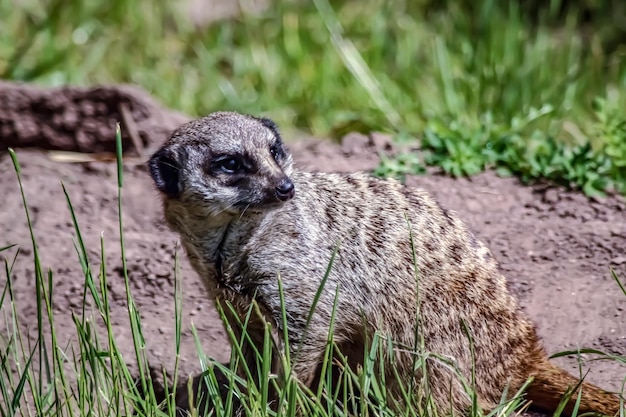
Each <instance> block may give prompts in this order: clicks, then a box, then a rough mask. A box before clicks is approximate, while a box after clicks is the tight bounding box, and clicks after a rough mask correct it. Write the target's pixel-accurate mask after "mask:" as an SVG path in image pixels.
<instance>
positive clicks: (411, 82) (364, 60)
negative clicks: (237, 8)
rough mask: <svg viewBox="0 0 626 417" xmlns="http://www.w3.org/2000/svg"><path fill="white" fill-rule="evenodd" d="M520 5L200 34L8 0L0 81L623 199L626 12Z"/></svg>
mask: <svg viewBox="0 0 626 417" xmlns="http://www.w3.org/2000/svg"><path fill="white" fill-rule="evenodd" d="M519 3H520V2H518V1H514V0H506V1H503V2H497V1H493V0H479V1H477V2H463V1H457V2H455V1H445V2H439V6H437V7H435V4H437V2H432V1H429V0H422V1H400V0H399V1H395V2H386V1H383V0H367V1H363V2H355V1H336V2H332V6H331V3H330V2H329V1H328V0H315V1H311V2H300V1H287V0H277V1H275V2H274V3H273V6H272V7H270V8H269V9H268V10H267V11H265V12H263V13H262V14H260V15H250V14H244V15H243V16H241V17H240V18H238V19H233V20H229V21H223V22H220V23H217V24H215V25H213V26H210V27H207V28H194V27H193V26H192V25H191V24H190V23H189V22H188V20H187V19H186V18H185V17H184V16H182V14H181V13H179V10H178V9H176V8H175V7H174V6H173V5H174V4H175V3H173V2H167V1H164V0H155V1H153V2H148V3H146V2H140V1H138V0H127V1H123V2H114V3H112V4H108V3H102V2H97V1H95V0H87V1H78V0H70V1H62V0H22V1H19V2H18V1H15V0H1V1H0V16H3V17H1V18H0V24H2V27H3V30H2V32H1V33H0V76H1V77H2V78H6V79H12V80H21V81H29V82H37V83H41V84H44V85H62V84H77V85H90V84H94V83H114V82H124V83H132V84H136V85H140V86H142V87H143V88H145V89H147V90H148V91H149V92H150V93H152V94H154V95H155V96H156V97H158V98H159V99H160V100H161V101H162V102H163V103H165V104H166V105H168V106H170V107H173V108H176V109H180V110H183V111H185V112H187V113H189V114H191V115H202V114H206V113H207V112H210V111H214V110H218V109H233V110H239V111H244V112H250V113H263V114H265V115H268V116H270V117H272V118H274V119H276V120H277V121H278V122H279V123H280V124H281V125H282V126H283V127H285V128H286V129H290V128H297V129H305V130H309V131H311V132H313V133H314V134H316V135H320V136H340V135H341V134H342V133H344V132H346V131H350V130H359V131H371V130H382V131H387V132H391V133H393V134H397V133H402V134H403V135H405V136H408V137H411V138H414V139H413V141H414V142H415V143H419V144H420V146H421V148H422V151H423V152H422V153H416V154H415V156H413V157H412V159H415V158H418V159H419V160H418V163H410V164H408V166H407V165H406V164H404V163H400V164H399V166H398V163H397V162H395V161H391V163H390V164H383V165H382V166H381V168H380V169H379V171H378V172H379V173H380V174H384V175H397V174H404V173H414V172H420V171H423V167H424V166H425V165H434V166H439V167H441V168H443V169H444V171H445V172H447V173H449V174H452V175H457V176H458V175H471V174H474V173H476V172H480V171H482V170H484V169H487V168H495V169H497V170H498V171H499V172H500V173H502V174H507V175H510V174H513V175H517V176H519V177H520V178H522V179H523V180H525V181H532V180H536V179H539V178H547V179H549V180H552V181H555V182H557V183H561V184H565V185H568V186H569V185H573V186H577V187H580V188H582V189H583V190H584V191H585V192H587V193H589V194H593V193H599V192H602V191H604V190H607V189H617V190H618V191H621V192H626V117H625V116H624V112H623V109H624V108H626V60H625V59H624V57H625V56H626V47H625V46H624V43H623V42H624V37H623V36H622V37H621V38H620V37H619V36H620V33H622V34H623V31H621V32H620V30H619V27H621V26H623V25H622V23H623V22H622V21H621V20H620V19H621V18H620V16H621V13H622V12H623V10H622V9H623V7H622V6H621V5H620V4H619V2H616V1H611V2H605V4H606V5H605V6H604V7H603V6H601V4H602V3H598V2H596V1H568V2H567V4H568V5H569V6H568V7H567V8H565V11H563V12H558V13H557V11H559V10H560V9H561V3H562V1H560V0H552V1H550V2H547V3H546V4H545V5H544V6H543V7H540V6H538V5H537V4H535V3H533V4H535V5H534V6H530V7H526V8H525V9H524V10H521V9H520V7H519V6H518V4H519ZM522 3H523V2H522ZM536 3H537V2H536ZM539 3H540V2H539ZM563 3H564V1H563ZM529 4H530V3H529ZM583 7H584V10H586V11H591V14H590V15H587V14H584V13H583ZM527 9H531V10H530V11H529V10H527ZM611 28H613V29H611ZM620 41H621V42H622V43H621V44H620V43H619V42H620ZM416 139H417V140H416ZM418 141H419V142H418Z"/></svg>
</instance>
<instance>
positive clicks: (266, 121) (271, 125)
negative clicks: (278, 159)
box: [257, 117, 282, 142]
mask: <svg viewBox="0 0 626 417" xmlns="http://www.w3.org/2000/svg"><path fill="white" fill-rule="evenodd" d="M257 119H258V121H259V122H261V124H262V125H263V126H265V127H266V128H268V129H269V130H271V131H272V133H273V134H274V136H275V137H276V140H277V141H278V142H282V138H281V137H280V132H279V131H278V126H276V123H274V121H273V120H271V119H268V118H266V117H259V118H257Z"/></svg>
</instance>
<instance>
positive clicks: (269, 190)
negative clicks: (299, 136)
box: [148, 112, 295, 220]
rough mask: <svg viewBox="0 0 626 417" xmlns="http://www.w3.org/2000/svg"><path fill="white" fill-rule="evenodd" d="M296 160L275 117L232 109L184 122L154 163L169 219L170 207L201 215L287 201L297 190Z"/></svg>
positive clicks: (179, 213) (177, 211)
mask: <svg viewBox="0 0 626 417" xmlns="http://www.w3.org/2000/svg"><path fill="white" fill-rule="evenodd" d="M292 165H293V163H292V158H291V155H290V154H289V152H288V151H287V150H286V149H285V147H284V145H283V142H282V139H281V137H280V134H279V132H278V129H277V127H276V125H275V124H274V122H272V121H271V120H269V119H264V118H256V117H253V116H247V115H242V114H239V113H232V112H217V113H212V114H210V115H208V116H207V117H203V118H200V119H197V120H194V121H192V122H189V123H187V124H185V125H183V126H181V127H180V128H178V129H177V130H176V131H175V132H174V133H173V134H172V136H171V138H170V139H169V140H168V141H167V142H166V143H165V145H163V147H161V149H159V150H158V151H157V152H156V153H155V154H154V155H153V156H152V157H151V158H150V161H149V163H148V166H149V170H150V174H151V176H152V179H153V180H154V182H155V184H156V186H157V188H158V189H159V191H161V193H162V194H163V197H164V201H165V209H166V218H167V217H168V210H169V211H173V212H174V213H169V214H170V215H174V216H176V217H183V216H184V217H189V216H191V217H195V218H196V219H198V220H199V219H200V218H201V217H205V220H206V217H208V216H213V217H216V216H219V215H226V216H228V215H231V216H232V215H242V214H243V213H244V212H246V211H250V212H258V211H263V210H267V209H270V208H274V207H277V206H279V205H281V204H283V203H285V202H286V201H288V200H290V199H291V198H292V197H293V196H294V193H295V189H294V185H293V182H292V181H291V179H290V175H291V173H292V170H293V167H292ZM169 220H172V219H169Z"/></svg>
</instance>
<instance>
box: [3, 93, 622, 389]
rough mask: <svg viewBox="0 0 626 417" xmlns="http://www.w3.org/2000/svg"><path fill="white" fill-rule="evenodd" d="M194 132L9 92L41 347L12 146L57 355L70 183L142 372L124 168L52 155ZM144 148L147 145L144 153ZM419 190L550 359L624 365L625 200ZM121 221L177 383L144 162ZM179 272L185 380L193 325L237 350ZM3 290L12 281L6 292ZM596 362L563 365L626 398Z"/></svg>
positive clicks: (7, 217) (159, 352)
mask: <svg viewBox="0 0 626 417" xmlns="http://www.w3.org/2000/svg"><path fill="white" fill-rule="evenodd" d="M122 108H124V109H125V110H124V109H122ZM124 114H126V115H124ZM185 120H187V117H186V116H184V115H180V114H177V113H174V112H169V111H167V110H164V109H162V108H161V107H160V106H159V105H158V104H156V103H155V102H154V101H153V100H152V99H151V98H149V97H148V96H147V95H145V94H143V93H141V92H139V91H138V90H136V89H130V88H128V87H101V88H93V89H79V88H64V89H56V90H42V89H39V88H37V87H34V86H25V85H11V84H7V83H1V84H0V144H1V147H0V152H1V153H0V194H1V195H2V196H3V198H2V211H1V212H0V230H1V231H2V233H1V234H0V247H3V246H5V245H8V244H16V245H17V246H16V247H14V248H12V249H10V250H7V251H4V252H2V256H3V257H5V258H6V259H8V260H9V261H10V262H11V261H12V259H13V257H14V256H15V254H16V251H17V248H19V251H20V253H19V255H18V256H17V260H16V262H15V265H14V267H13V293H14V295H15V301H16V306H17V312H18V315H19V320H20V323H21V324H22V326H23V330H24V331H25V332H26V333H28V334H30V336H31V337H33V338H34V337H35V336H36V323H37V318H36V314H37V312H36V308H35V305H34V303H33V300H34V289H35V278H34V266H33V260H32V255H33V249H32V243H31V240H30V237H29V231H28V226H27V223H26V217H25V215H24V207H23V205H22V202H21V196H20V191H19V188H18V183H17V180H16V175H15V172H14V170H13V167H12V164H11V159H10V158H9V157H8V154H7V152H6V147H7V146H14V147H20V149H18V152H17V154H18V158H19V161H20V164H21V171H22V181H23V184H24V189H25V193H26V198H27V201H28V207H29V210H30V214H31V218H32V223H33V226H34V233H35V235H36V237H37V243H38V249H39V253H40V256H41V259H42V263H43V265H44V267H45V268H49V269H50V270H51V271H52V273H53V274H54V278H53V280H54V299H53V300H54V306H53V308H54V314H55V323H56V326H57V336H58V337H59V339H60V340H59V343H60V344H61V345H62V346H64V345H65V344H66V343H67V341H69V340H71V339H72V338H75V334H76V330H75V327H74V324H73V322H72V318H71V314H72V312H75V313H77V314H80V310H81V308H82V299H83V283H84V276H83V273H82V271H81V267H80V264H79V261H78V256H77V254H76V250H75V247H74V240H75V233H74V230H73V227H72V219H71V216H70V212H69V210H68V207H67V204H66V201H65V197H64V194H63V191H62V188H61V183H63V184H64V185H65V187H66V188H67V191H68V193H69V196H70V198H71V201H72V203H73V206H74V209H75V211H76V215H77V218H78V221H79V224H80V226H81V230H82V236H83V238H84V240H85V242H86V246H87V249H88V252H89V257H90V258H89V259H90V262H91V266H92V269H93V271H94V272H95V273H97V272H98V271H99V260H100V237H101V235H102V236H103V237H104V242H105V253H106V263H105V264H106V266H107V276H108V288H109V292H110V303H111V306H110V310H111V316H112V318H113V323H114V329H113V330H114V333H115V336H116V338H117V341H118V343H119V344H120V345H121V346H122V349H123V354H124V356H125V358H126V359H127V360H129V361H132V359H133V358H134V355H133V354H132V352H133V344H132V339H131V335H130V328H129V325H128V312H127V308H126V296H125V288H124V282H123V276H122V262H121V251H120V245H119V230H118V213H117V200H116V198H117V179H116V167H115V164H114V163H113V162H107V161H102V159H101V158H95V157H94V158H92V159H90V158H86V159H87V162H80V163H68V162H66V161H67V160H84V159H81V158H71V157H70V158H69V159H68V158H65V159H59V158H57V156H58V155H56V154H54V153H51V152H49V151H45V150H41V149H56V150H65V151H82V152H85V151H86V152H89V153H93V152H112V151H113V142H112V138H113V131H114V124H115V122H116V121H121V122H122V125H123V127H122V128H123V130H124V131H125V132H127V133H128V137H126V136H125V140H126V142H128V143H129V147H128V149H129V151H131V150H132V151H139V152H138V153H139V154H141V155H145V154H146V149H145V148H146V147H147V148H153V147H154V146H158V144H160V143H161V142H163V141H164V140H165V138H166V136H167V134H168V132H170V131H171V130H172V129H173V128H174V127H176V126H177V125H178V124H180V123H182V122H184V121H185ZM133 125H134V127H133ZM132 135H137V137H136V138H134V140H133V138H132V137H131V136H132ZM138 139H139V141H138ZM286 140H287V141H288V143H289V145H290V146H291V148H292V150H293V152H294V156H295V160H296V162H297V163H298V164H299V165H300V166H304V167H307V168H309V169H314V170H320V171H353V170H370V169H373V168H375V167H376V165H377V163H378V156H377V155H378V152H379V151H381V150H382V151H389V150H390V149H392V148H393V145H392V143H391V142H390V140H389V138H387V137H385V136H383V135H371V136H362V135H356V134H353V135H349V136H348V137H346V138H345V139H344V141H343V142H342V143H341V144H335V143H332V142H330V141H321V140H313V139H310V138H307V139H300V140H299V138H297V137H295V138H286ZM130 144H134V145H136V146H135V147H133V145H130ZM22 146H27V147H33V146H34V147H37V148H41V149H39V150H35V149H29V148H22ZM137 146H138V147H140V148H141V149H136V147H137ZM55 155H56V156H55ZM407 181H408V183H409V184H411V185H419V186H421V187H424V188H426V189H427V190H428V191H430V192H431V193H432V194H434V195H435V196H436V198H438V199H439V200H440V201H441V203H442V205H443V206H445V207H447V208H449V209H453V210H456V211H457V212H458V213H459V215H460V217H461V218H462V219H464V220H465V221H466V222H467V223H468V224H469V225H470V227H471V228H472V229H473V230H474V231H475V233H476V234H477V235H478V237H479V238H481V239H482V240H483V241H485V242H486V243H487V244H488V246H489V247H490V248H491V250H492V251H493V253H494V255H495V257H496V258H497V259H498V260H499V261H500V263H501V267H502V270H503V271H504V273H505V275H506V276H507V277H508V279H509V281H510V287H511V289H512V291H513V292H514V294H515V295H516V296H517V297H519V299H520V300H521V302H522V304H523V306H524V308H525V309H526V310H527V311H528V314H529V315H530V316H531V317H532V318H533V320H534V321H535V323H536V324H537V327H538V329H539V334H540V336H541V337H542V338H543V340H544V343H545V346H546V348H547V350H548V351H549V352H550V353H555V352H559V351H563V350H575V349H578V348H582V347H591V348H597V349H600V350H602V351H605V352H607V353H615V354H621V355H624V354H626V320H625V317H624V316H625V312H624V310H625V309H626V295H624V294H623V293H621V291H620V289H619V287H618V285H617V283H616V282H615V280H614V279H613V278H612V275H611V269H613V270H614V271H615V272H616V273H617V275H618V276H619V277H621V279H622V281H624V280H626V201H625V200H624V198H622V197H619V196H611V197H607V198H604V199H588V198H587V197H585V196H584V195H582V194H580V193H577V192H570V191H567V190H564V189H562V188H558V187H546V186H542V187H539V186H534V187H528V186H523V185H521V184H520V183H519V182H518V181H517V180H516V179H514V178H499V177H498V176H496V175H495V174H494V173H493V172H486V173H483V174H480V175H477V176H475V177H473V178H471V179H453V178H449V177H446V176H441V175H437V174H436V173H431V174H430V175H427V176H420V177H408V178H407ZM123 219H124V233H125V240H126V257H127V260H128V269H129V274H130V283H131V291H132V294H133V296H134V299H135V301H136V304H137V306H138V309H139V311H140V312H141V317H142V324H143V333H144V335H145V338H146V343H147V348H148V353H149V356H150V361H151V363H152V364H153V365H159V364H162V365H164V367H165V368H166V369H167V370H168V371H170V372H171V371H172V370H173V366H174V274H173V270H174V256H175V253H176V250H177V246H176V241H177V238H176V236H174V235H173V234H172V233H171V232H170V231H168V230H167V229H166V227H165V226H164V224H163V222H162V220H161V207H160V201H159V198H158V195H157V192H156V191H155V189H154V187H153V185H152V182H151V180H150V178H149V177H148V175H147V172H146V169H145V166H144V164H143V163H142V159H141V158H137V157H134V158H133V157H129V158H128V159H127V160H126V163H125V165H124V187H123ZM181 263H182V274H181V276H182V291H183V300H184V301H183V317H184V326H183V335H182V337H183V339H182V352H181V353H182V362H181V370H182V373H183V375H185V374H191V373H195V372H197V370H198V369H199V362H198V359H197V355H196V352H195V348H194V343H193V336H192V332H191V325H192V324H193V326H195V328H196V329H197V331H198V334H199V336H200V338H201V341H202V343H203V347H204V350H205V352H206V353H207V354H208V355H210V356H212V357H215V358H216V359H218V360H224V361H225V360H227V359H228V347H227V346H228V345H227V342H226V337H225V334H224V331H223V329H222V324H221V322H220V320H219V319H218V316H217V314H216V312H215V310H214V308H213V307H212V306H211V304H210V303H209V302H208V301H207V300H206V299H205V296H204V289H203V287H202V285H201V283H200V281H199V279H198V277H197V276H196V275H195V273H194V272H193V271H192V269H191V268H190V266H189V264H188V263H187V261H186V259H185V258H184V256H181ZM5 280H6V276H5V275H4V274H3V275H2V276H1V277H0V286H1V287H4V285H5V282H4V281H5ZM4 308H5V309H6V308H8V306H7V305H5V307H4ZM3 326H5V324H4V320H1V321H0V332H6V330H7V329H6V328H4V327H3ZM584 359H589V357H587V356H586V355H581V357H576V356H570V357H564V358H559V359H557V361H558V362H559V363H560V364H561V365H562V366H563V367H565V368H566V369H568V370H569V371H571V372H573V373H574V374H578V373H579V365H580V366H581V367H582V371H583V372H587V370H588V369H589V374H588V376H587V378H588V380H589V381H591V382H594V383H596V384H598V385H600V386H603V387H605V388H608V389H613V390H619V388H620V384H621V382H622V380H623V379H624V377H625V376H626V368H625V367H623V366H619V365H618V364H617V363H616V362H609V361H585V360H584ZM580 360H582V363H579V361H580Z"/></svg>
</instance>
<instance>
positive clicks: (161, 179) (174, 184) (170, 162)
mask: <svg viewBox="0 0 626 417" xmlns="http://www.w3.org/2000/svg"><path fill="white" fill-rule="evenodd" d="M148 168H149V171H150V176H152V179H153V180H154V183H155V184H156V186H157V188H158V189H159V191H161V192H162V193H163V194H165V195H167V196H168V197H170V198H177V197H179V196H180V194H181V193H182V192H183V184H182V182H181V181H180V164H179V162H178V161H177V160H176V158H175V157H174V156H173V155H172V154H171V153H170V152H168V151H167V150H166V149H160V150H159V151H157V152H156V153H155V154H154V155H152V157H151V158H150V161H149V162H148Z"/></svg>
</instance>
